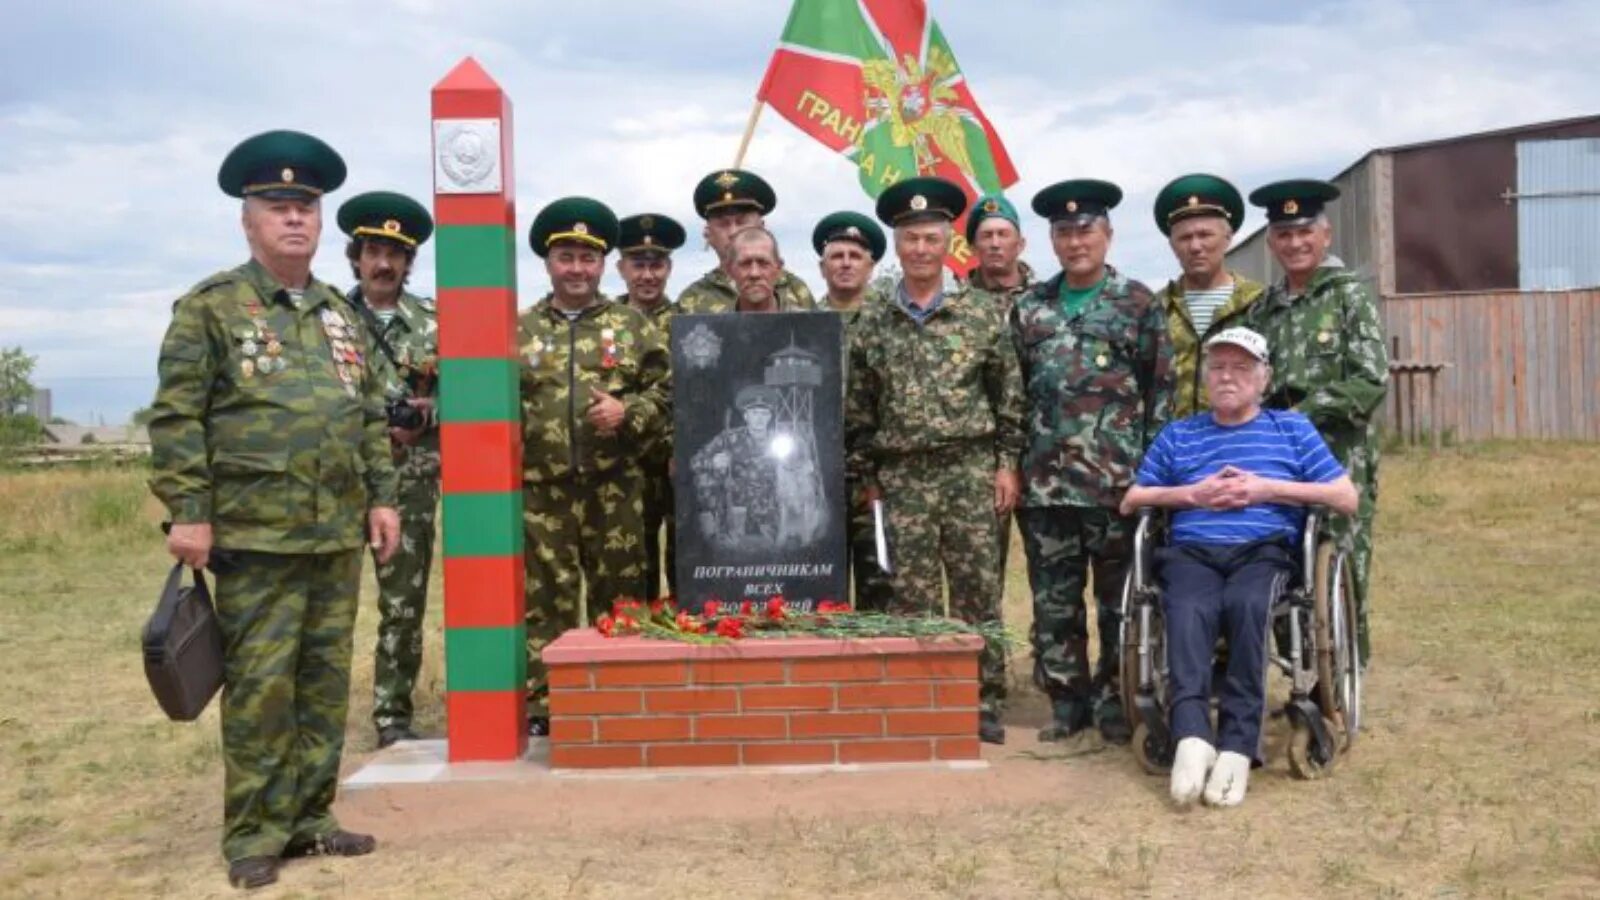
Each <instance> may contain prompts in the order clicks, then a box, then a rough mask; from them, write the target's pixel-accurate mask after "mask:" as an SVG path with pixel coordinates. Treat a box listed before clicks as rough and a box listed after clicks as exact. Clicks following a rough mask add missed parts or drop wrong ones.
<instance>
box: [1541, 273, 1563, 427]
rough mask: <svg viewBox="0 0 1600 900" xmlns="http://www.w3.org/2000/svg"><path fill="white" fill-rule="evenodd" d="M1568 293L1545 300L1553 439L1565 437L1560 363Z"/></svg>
mask: <svg viewBox="0 0 1600 900" xmlns="http://www.w3.org/2000/svg"><path fill="white" fill-rule="evenodd" d="M1565 296H1566V295H1565V294H1545V295H1543V298H1542V299H1543V301H1544V304H1543V305H1544V340H1545V350H1546V351H1547V352H1546V353H1545V354H1544V375H1545V384H1546V385H1547V392H1546V394H1545V416H1546V418H1547V420H1548V421H1549V423H1550V433H1549V436H1550V437H1551V438H1561V437H1565V436H1566V416H1565V415H1563V414H1562V400H1563V399H1564V396H1563V391H1562V383H1563V382H1564V381H1566V379H1565V378H1564V377H1562V371H1561V361H1562V360H1563V359H1565V358H1566V356H1565V351H1566V346H1567V342H1566V336H1565V331H1566V329H1565V328H1563V327H1562V326H1563V325H1564V324H1565V323H1563V322H1562V321H1561V310H1562V306H1563V304H1562V298H1563V297H1565Z"/></svg>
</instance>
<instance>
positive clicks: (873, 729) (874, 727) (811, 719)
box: [789, 713, 883, 738]
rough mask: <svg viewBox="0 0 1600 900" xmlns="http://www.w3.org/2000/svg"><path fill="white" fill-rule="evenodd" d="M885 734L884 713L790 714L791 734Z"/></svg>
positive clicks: (862, 735) (825, 735) (795, 735)
mask: <svg viewBox="0 0 1600 900" xmlns="http://www.w3.org/2000/svg"><path fill="white" fill-rule="evenodd" d="M881 734H883V714H882V713H794V714H792V715H790V716H789V736H790V737H791V738H808V737H877V736H879V735H881Z"/></svg>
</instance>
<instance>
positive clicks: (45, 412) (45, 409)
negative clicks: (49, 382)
mask: <svg viewBox="0 0 1600 900" xmlns="http://www.w3.org/2000/svg"><path fill="white" fill-rule="evenodd" d="M22 412H23V413H24V414H26V415H30V416H33V417H34V418H35V419H38V420H39V421H41V422H48V421H50V415H51V413H50V389H49V388H36V389H34V392H33V396H32V397H29V398H28V400H27V401H26V402H24V403H23V404H22Z"/></svg>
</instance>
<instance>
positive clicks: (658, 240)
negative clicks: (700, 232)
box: [617, 213, 688, 256]
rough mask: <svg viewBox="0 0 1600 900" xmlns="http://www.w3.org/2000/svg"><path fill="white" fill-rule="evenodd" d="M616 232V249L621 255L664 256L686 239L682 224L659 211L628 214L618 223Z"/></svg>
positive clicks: (680, 245) (681, 244)
mask: <svg viewBox="0 0 1600 900" xmlns="http://www.w3.org/2000/svg"><path fill="white" fill-rule="evenodd" d="M618 233H619V235H620V236H619V237H618V238H617V249H618V250H619V251H621V253H622V255H623V256H636V255H641V254H650V253H658V254H661V255H662V256H665V255H667V254H668V253H671V252H672V251H674V250H676V249H678V248H679V247H682V246H683V242H684V241H685V240H688V235H687V234H686V233H685V232H684V230H683V226H682V225H680V224H678V221H677V220H676V219H673V218H672V217H671V216H663V215H662V214H660V213H640V214H639V215H636V216H628V217H627V218H626V219H623V220H622V221H621V222H620V223H619V225H618Z"/></svg>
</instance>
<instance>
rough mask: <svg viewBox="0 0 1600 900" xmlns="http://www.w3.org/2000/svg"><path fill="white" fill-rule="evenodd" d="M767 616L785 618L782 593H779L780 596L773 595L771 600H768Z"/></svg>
mask: <svg viewBox="0 0 1600 900" xmlns="http://www.w3.org/2000/svg"><path fill="white" fill-rule="evenodd" d="M767 618H769V619H781V618H783V595H782V594H779V595H778V596H776V597H773V598H772V599H771V600H768V601H767Z"/></svg>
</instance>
